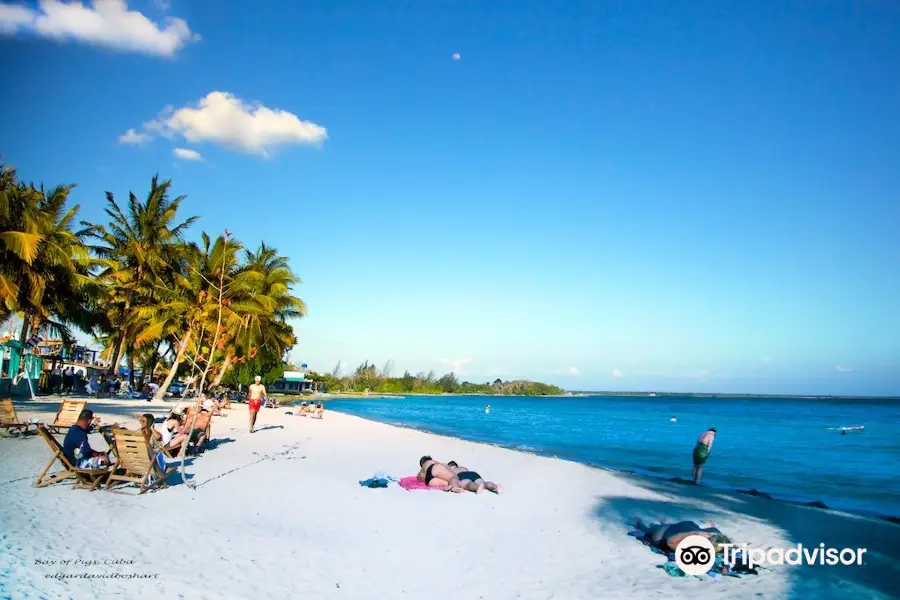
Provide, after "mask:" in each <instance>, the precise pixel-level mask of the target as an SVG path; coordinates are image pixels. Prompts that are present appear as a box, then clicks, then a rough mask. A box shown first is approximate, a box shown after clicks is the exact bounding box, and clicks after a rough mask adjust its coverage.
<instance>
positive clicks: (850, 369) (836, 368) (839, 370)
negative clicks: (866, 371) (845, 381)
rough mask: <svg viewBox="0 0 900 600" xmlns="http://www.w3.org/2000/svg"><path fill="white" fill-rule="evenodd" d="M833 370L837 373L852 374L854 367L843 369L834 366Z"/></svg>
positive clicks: (842, 367) (839, 366)
mask: <svg viewBox="0 0 900 600" xmlns="http://www.w3.org/2000/svg"><path fill="white" fill-rule="evenodd" d="M834 370H835V371H837V372H838V373H852V372H853V371H855V370H856V367H845V366H844V365H835V367H834Z"/></svg>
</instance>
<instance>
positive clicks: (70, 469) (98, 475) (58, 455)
mask: <svg viewBox="0 0 900 600" xmlns="http://www.w3.org/2000/svg"><path fill="white" fill-rule="evenodd" d="M37 431H38V434H39V435H40V436H41V437H42V438H44V441H45V442H47V445H48V446H49V447H50V451H51V452H52V453H53V456H52V457H50V461H49V462H48V463H47V466H46V467H44V470H43V471H41V474H40V475H38V478H37V480H36V481H35V482H34V485H35V487H46V486H48V485H52V484H54V483H57V482H59V481H63V480H65V479H70V478H72V477H74V478H75V487H74V488H73V489H87V490H96V489H98V488H99V487H100V486H101V485H102V484H103V482H104V481H105V480H106V478H107V477H108V476H109V474H110V472H111V471H110V470H109V469H105V468H104V469H79V468H76V467H74V466H72V463H70V462H69V459H68V458H66V455H65V454H63V449H62V446H60V444H59V442H58V441H57V440H56V438H55V437H53V435H52V434H51V433H50V431H49V430H48V429H47V428H46V427H44V426H43V425H38V427H37ZM56 461H59V462H60V464H61V465H62V466H63V470H62V471H56V472H55V473H49V474H48V472H49V471H50V469H51V468H53V463H55V462H56Z"/></svg>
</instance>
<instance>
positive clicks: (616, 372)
mask: <svg viewBox="0 0 900 600" xmlns="http://www.w3.org/2000/svg"><path fill="white" fill-rule="evenodd" d="M612 376H613V377H615V378H616V379H621V378H622V377H625V373H623V372H622V371H620V370H619V369H613V370H612Z"/></svg>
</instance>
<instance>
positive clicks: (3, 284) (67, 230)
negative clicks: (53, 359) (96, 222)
mask: <svg viewBox="0 0 900 600" xmlns="http://www.w3.org/2000/svg"><path fill="white" fill-rule="evenodd" d="M73 187H74V186H72V185H68V186H58V187H56V188H53V189H51V190H49V191H48V190H45V189H44V188H43V186H42V187H40V188H36V187H34V186H33V185H30V186H26V185H24V184H22V183H21V182H19V181H18V180H17V176H16V171H15V169H12V168H9V167H3V166H2V165H0V302H2V304H0V319H5V318H6V317H8V316H9V315H10V314H11V313H13V312H21V313H23V317H24V318H23V323H22V331H21V335H20V341H22V342H24V341H25V340H27V339H28V336H29V335H30V334H32V333H37V332H40V331H44V330H49V331H51V332H52V333H55V334H56V335H59V336H60V337H62V338H63V339H64V340H65V341H69V340H71V331H70V326H71V324H72V322H73V321H81V320H83V319H84V315H83V314H81V313H82V309H83V304H84V294H85V288H86V286H87V284H88V283H89V277H88V275H89V270H90V265H91V263H90V257H89V255H88V252H87V249H86V247H85V244H84V240H85V238H86V237H87V236H88V235H89V234H90V233H91V228H90V227H89V228H87V229H83V230H80V231H73V230H72V224H73V222H74V221H75V217H76V216H77V214H78V210H79V207H78V206H77V205H76V206H73V207H71V208H67V207H66V204H67V202H68V196H69V192H70V191H71V190H72V188H73Z"/></svg>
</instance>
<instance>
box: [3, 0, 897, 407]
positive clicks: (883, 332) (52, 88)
mask: <svg viewBox="0 0 900 600" xmlns="http://www.w3.org/2000/svg"><path fill="white" fill-rule="evenodd" d="M100 4H101V6H100V8H99V9H98V10H97V11H94V7H93V5H91V4H88V5H87V6H86V7H74V9H73V7H72V6H61V5H59V3H58V2H43V3H42V4H41V7H40V8H38V7H37V5H36V4H9V3H7V4H6V5H0V32H3V34H0V52H2V55H3V56H4V57H5V58H6V60H5V61H4V64H5V65H6V71H7V72H6V74H5V76H4V84H3V88H4V89H3V93H2V94H0V114H2V115H4V118H3V119H2V125H0V139H2V140H3V144H2V148H0V153H2V158H3V160H4V161H5V162H8V163H11V164H14V165H15V166H16V167H18V169H19V172H20V174H21V176H23V177H24V178H26V179H33V180H35V181H37V182H44V183H45V184H49V185H55V184H57V183H70V182H71V183H77V184H78V188H77V190H76V191H74V192H73V194H72V198H73V199H74V200H75V201H76V202H78V203H80V204H81V205H82V211H83V216H84V217H85V218H87V219H100V218H101V208H102V206H103V192H104V191H106V190H110V191H113V192H114V193H115V194H117V195H119V196H122V197H125V195H126V194H127V192H128V191H129V190H134V191H135V192H137V193H138V194H139V195H141V194H144V193H145V192H146V190H147V188H148V186H149V181H150V178H151V176H152V175H153V174H154V173H156V172H159V173H160V174H161V176H162V177H163V178H171V179H173V181H174V189H175V191H176V192H177V193H183V194H187V195H188V201H187V202H186V203H185V208H186V210H187V214H197V215H201V217H202V219H201V221H200V227H198V228H197V229H196V231H195V232H194V233H195V235H197V234H199V232H200V229H201V228H202V229H205V230H207V231H210V232H219V231H221V230H222V229H223V228H225V227H228V228H229V229H230V230H231V231H233V232H234V233H235V234H236V235H237V236H238V238H240V239H241V240H242V241H244V242H246V243H248V244H256V243H258V242H259V240H261V239H265V240H266V241H267V242H268V243H271V244H273V245H275V246H276V247H277V248H278V249H279V250H280V251H281V252H283V253H284V254H286V255H288V256H290V258H291V261H292V265H293V266H294V268H295V269H296V271H297V272H298V273H299V274H300V276H301V277H302V278H303V281H304V283H303V285H302V286H301V287H300V288H299V292H300V295H302V297H303V298H304V299H305V300H306V301H307V302H308V304H309V317H308V318H307V319H304V320H303V321H302V322H300V323H298V324H297V327H296V329H297V333H298V335H299V338H300V343H299V344H298V346H297V347H296V348H295V349H294V352H293V357H294V358H295V359H296V360H302V361H305V362H307V363H308V364H309V365H310V366H311V367H312V368H314V369H320V370H330V369H331V368H332V367H333V365H334V364H335V363H336V362H337V361H338V360H342V361H343V362H344V364H347V365H355V364H358V363H359V362H361V361H362V360H365V359H368V360H370V361H374V362H376V363H377V364H382V363H383V362H384V361H386V360H387V359H388V358H392V359H393V361H394V363H395V365H396V366H395V370H396V371H402V370H403V369H404V368H406V369H409V370H410V371H413V372H417V371H428V370H430V369H435V370H436V371H437V372H438V373H441V372H444V371H447V370H451V369H457V370H458V371H459V373H460V378H461V379H472V380H485V379H489V378H490V379H493V378H495V377H498V376H499V377H503V378H504V379H506V378H513V377H526V378H533V379H538V380H543V381H550V382H554V383H557V384H560V385H562V386H563V387H566V388H567V389H614V390H644V389H654V390H673V391H737V392H761V393H762V392H771V393H834V394H900V317H898V298H900V278H898V276H897V268H898V259H900V237H898V235H897V230H898V225H900V202H898V197H900V160H898V157H900V83H898V79H897V73H900V4H897V3H894V2H887V1H884V2H867V3H851V2H841V3H839V2H819V3H800V2H775V1H763V2H754V3H750V2H747V3H727V4H723V3H719V2H702V1H683V2H676V1H672V2H666V3H647V2H627V1H622V2H588V1H584V2H582V1H578V0H566V1H565V2H562V1H559V2H556V1H554V2H533V3H522V2H511V1H495V2H484V1H483V0H477V1H476V0H457V1H447V0H439V1H427V2H421V1H406V2H399V1H392V0H385V1H383V2H372V1H368V2H361V1H349V0H348V1H342V2H324V1H318V2H312V1H304V2H294V3H288V2H283V1H278V2H276V1H274V0H258V1H257V2H254V3H250V4H248V3H246V2H237V1H235V0H220V1H219V2H215V3H208V2H187V1H186V0H172V1H171V2H162V1H161V0H155V1H153V0H146V1H143V0H135V1H132V2H129V3H128V6H127V9H125V8H123V3H122V2H121V0H114V1H112V2H111V3H110V2H109V0H108V1H107V3H106V4H104V3H103V2H102V1H101V3H100ZM126 10H127V11H130V12H125V11H126ZM172 19H179V20H175V21H173V20H172ZM454 53H459V60H455V59H454V57H453V55H454ZM214 92H219V94H213V93H214ZM210 94H213V95H212V96H210ZM263 106H264V107H266V109H263V108H260V107H263ZM167 107H170V108H168V109H167ZM267 109H270V110H267ZM273 111H274V112H273ZM278 111H284V112H278ZM129 130H133V131H131V132H130V133H127V132H129ZM176 149H178V150H177V151H178V153H179V155H180V156H175V155H174V154H173V153H174V152H175V151H176ZM198 158H199V159H198Z"/></svg>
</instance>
